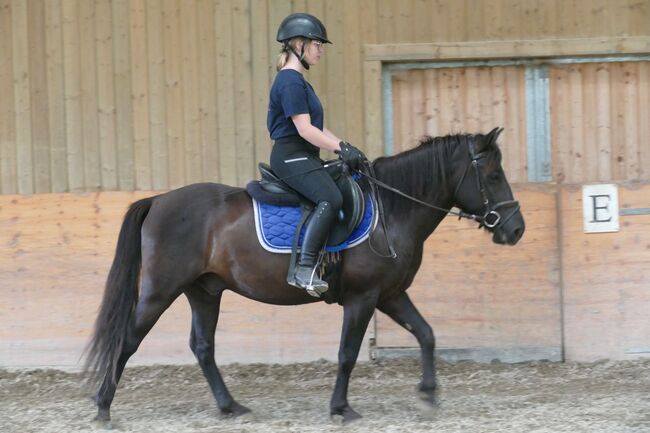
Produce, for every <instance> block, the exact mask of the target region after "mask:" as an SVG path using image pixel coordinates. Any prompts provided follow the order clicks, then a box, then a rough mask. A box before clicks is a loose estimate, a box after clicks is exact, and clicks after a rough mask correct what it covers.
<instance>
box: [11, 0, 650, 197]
mask: <svg viewBox="0 0 650 433" xmlns="http://www.w3.org/2000/svg"><path fill="white" fill-rule="evenodd" d="M292 11H307V12H311V13H313V14H316V15H317V16H319V17H321V18H322V19H323V21H324V22H325V23H326V25H327V27H328V29H329V33H330V35H331V39H332V40H334V42H335V44H334V45H333V46H328V47H327V54H326V55H325V57H324V59H323V61H322V64H320V65H318V66H316V67H315V68H313V70H312V71H311V72H309V73H308V79H310V80H311V81H312V82H313V84H314V87H315V88H316V90H317V92H318V93H319V95H320V96H321V98H322V100H323V103H324V105H325V107H326V122H327V124H328V126H330V127H331V128H330V129H332V130H333V131H335V132H336V133H337V134H339V135H340V136H342V137H344V138H345V139H347V140H349V141H350V142H352V143H354V144H357V145H359V146H360V147H362V148H363V149H366V150H368V151H369V154H370V156H377V155H378V154H379V153H380V152H381V150H382V146H381V145H380V143H376V142H375V141H378V140H379V139H380V138H379V137H377V135H376V134H373V131H366V130H364V119H365V118H367V117H368V116H373V115H377V113H375V114H373V111H376V110H379V105H376V106H375V105H373V106H371V107H364V103H363V101H364V97H363V95H364V92H366V91H367V88H366V87H365V80H366V79H370V80H373V81H374V80H375V78H376V71H375V73H374V74H373V75H372V76H370V75H368V74H370V73H372V71H368V70H366V69H371V68H369V67H368V66H367V65H366V66H364V65H363V62H362V61H361V59H362V58H363V46H364V44H377V43H380V44H387V43H402V42H433V41H439V42H447V41H478V40H503V39H547V38H558V37H590V36H626V35H631V36H633V35H647V34H648V33H649V32H650V28H649V26H648V24H647V23H648V17H649V14H650V0H641V1H639V0H616V1H610V0H568V1H567V0H549V1H544V2H539V1H526V2H521V1H519V0H484V1H480V2H478V1H477V2H467V1H465V2H461V1H457V0H400V1H397V0H378V1H374V0H372V1H371V0H332V1H329V0H328V1H327V2H324V1H318V0H300V1H298V0H164V1H159V0H0V90H1V91H2V95H3V97H2V98H0V157H1V162H0V192H2V193H4V194H13V193H21V194H31V193H45V192H62V191H95V190H150V189H155V190H161V189H169V188H174V187H177V186H180V185H184V184H187V183H190V182H195V181H198V180H205V181H221V182H225V183H230V184H239V185H241V184H243V183H245V182H246V181H247V180H248V179H250V178H251V177H253V176H255V165H256V163H257V161H259V160H265V159H267V158H268V153H269V140H268V137H267V133H266V127H265V115H266V98H267V93H268V89H269V84H270V82H271V80H272V78H273V76H274V72H275V70H274V63H275V56H276V53H277V48H278V45H277V43H276V42H275V40H274V38H275V32H276V29H277V26H278V25H279V23H280V21H281V20H282V18H284V16H286V15H287V14H288V13H290V12H292ZM374 99H377V98H374ZM366 138H368V139H370V140H372V142H364V140H365V139H366Z"/></svg>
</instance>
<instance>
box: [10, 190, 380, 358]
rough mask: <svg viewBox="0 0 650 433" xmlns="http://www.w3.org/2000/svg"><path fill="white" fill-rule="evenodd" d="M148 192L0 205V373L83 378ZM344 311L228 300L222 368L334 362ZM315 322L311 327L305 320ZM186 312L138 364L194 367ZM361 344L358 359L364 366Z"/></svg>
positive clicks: (151, 342) (180, 310) (182, 308)
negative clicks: (130, 218)
mask: <svg viewBox="0 0 650 433" xmlns="http://www.w3.org/2000/svg"><path fill="white" fill-rule="evenodd" d="M150 195H152V193H151V192H135V193H134V192H101V193H86V194H69V193H66V194H38V195H33V196H16V195H3V196H0V281H2V287H1V289H0V366H2V367H7V366H14V367H36V366H49V367H65V368H80V367H81V364H79V359H80V357H81V354H82V352H83V349H84V347H85V345H86V344H87V342H88V338H89V336H90V333H91V331H92V327H93V323H94V320H95V317H96V312H97V309H98V307H99V303H100V302H101V298H102V293H103V286H104V283H105V280H106V276H107V273H108V270H109V268H110V265H111V261H112V259H113V253H114V249H115V244H116V241H117V234H118V231H119V228H120V224H121V220H122V216H123V214H124V212H125V211H126V208H127V206H128V205H129V204H130V202H132V201H134V200H137V199H139V198H143V197H146V196H150ZM342 317H343V314H342V309H341V308H340V307H339V306H338V305H325V304H312V305H306V306H298V307H281V306H271V305H264V304H260V303H257V302H253V301H250V300H247V299H245V298H243V297H241V296H238V295H235V294H233V293H226V294H224V298H223V300H222V305H221V315H220V318H219V327H218V330H217V336H216V341H217V350H216V352H217V353H216V357H217V360H218V361H219V362H222V363H229V362H245V363H248V362H266V363H275V362H280V363H283V362H301V361H314V360H317V359H320V358H325V359H329V360H336V359H337V356H338V342H339V336H340V333H341V324H342ZM306 318H309V320H306ZM190 321H191V318H190V308H189V305H188V302H187V300H186V299H185V297H183V296H181V297H180V298H179V299H178V300H177V301H176V302H175V303H174V304H173V305H172V307H171V308H170V309H169V310H167V311H166V312H165V313H164V314H163V316H162V318H161V319H160V321H159V322H158V323H156V326H154V328H153V330H152V332H151V333H150V334H149V335H148V336H147V337H146V338H145V340H144V342H143V344H142V346H141V348H140V350H139V351H138V353H137V354H136V355H135V356H134V358H133V361H132V363H131V365H133V364H153V363H167V364H168V363H193V362H194V359H193V355H192V354H191V352H190V350H189V346H188V341H189V332H190ZM367 347H368V344H367V342H366V343H364V345H363V349H362V353H361V359H368V350H367Z"/></svg>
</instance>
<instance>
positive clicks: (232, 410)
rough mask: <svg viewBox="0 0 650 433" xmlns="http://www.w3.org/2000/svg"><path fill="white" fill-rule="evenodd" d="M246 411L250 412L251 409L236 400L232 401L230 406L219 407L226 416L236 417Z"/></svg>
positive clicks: (246, 412)
mask: <svg viewBox="0 0 650 433" xmlns="http://www.w3.org/2000/svg"><path fill="white" fill-rule="evenodd" d="M248 413H251V410H250V409H249V408H247V407H246V406H244V405H241V404H239V403H237V402H233V403H232V404H231V405H230V407H227V408H223V409H221V414H222V415H224V416H226V417H228V418H238V417H240V416H243V415H246V414H248Z"/></svg>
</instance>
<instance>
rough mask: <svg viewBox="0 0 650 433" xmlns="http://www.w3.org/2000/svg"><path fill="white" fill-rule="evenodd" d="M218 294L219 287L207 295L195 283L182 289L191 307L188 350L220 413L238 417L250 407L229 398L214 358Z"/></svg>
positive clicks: (219, 296)
mask: <svg viewBox="0 0 650 433" xmlns="http://www.w3.org/2000/svg"><path fill="white" fill-rule="evenodd" d="M222 293H223V290H222V289H220V290H219V291H218V292H217V294H216V295H213V294H210V293H208V292H207V291H206V290H205V289H204V288H203V287H202V286H201V285H198V284H195V285H192V287H190V288H189V289H187V290H186V291H185V295H186V296H187V299H188V300H189V302H190V306H191V307H192V333H191V335H190V349H192V352H193V353H194V355H195V356H196V359H197V361H198V362H199V365H200V366H201V370H202V371H203V375H204V376H205V378H206V380H207V381H208V385H209V386H210V390H211V391H212V395H213V396H214V398H215V400H216V401H217V406H219V409H220V410H221V413H223V414H226V415H230V416H239V415H243V414H245V413H248V412H250V409H248V408H247V407H245V406H242V405H240V404H239V403H237V402H236V401H235V400H234V399H233V398H232V395H230V392H229V391H228V388H227V387H226V384H225V383H224V381H223V378H222V377H221V373H219V369H218V368H217V364H216V362H215V360H214V333H215V331H216V329H217V321H218V319H219V306H220V304H221V294H222Z"/></svg>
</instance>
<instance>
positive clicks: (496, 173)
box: [488, 171, 501, 182]
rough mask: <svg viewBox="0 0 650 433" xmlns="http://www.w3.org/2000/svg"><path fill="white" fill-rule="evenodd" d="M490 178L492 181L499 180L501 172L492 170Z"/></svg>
mask: <svg viewBox="0 0 650 433" xmlns="http://www.w3.org/2000/svg"><path fill="white" fill-rule="evenodd" d="M488 179H489V180H490V181H491V182H498V181H499V179H501V175H500V174H499V172H498V171H495V172H492V173H490V174H489V175H488Z"/></svg>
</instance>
